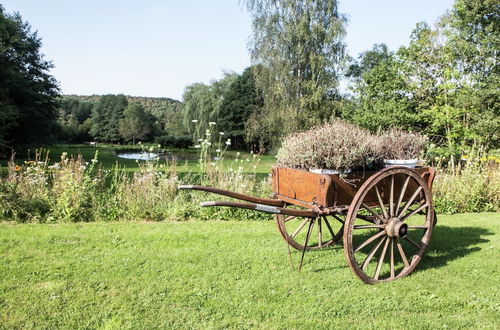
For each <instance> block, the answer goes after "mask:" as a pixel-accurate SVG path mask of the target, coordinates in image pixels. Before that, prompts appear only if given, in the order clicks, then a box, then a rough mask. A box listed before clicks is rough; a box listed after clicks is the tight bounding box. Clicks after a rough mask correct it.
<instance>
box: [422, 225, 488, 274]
mask: <svg viewBox="0 0 500 330" xmlns="http://www.w3.org/2000/svg"><path fill="white" fill-rule="evenodd" d="M493 234H494V233H493V232H492V231H490V230H488V229H485V228H478V227H449V226H440V225H439V224H438V225H437V226H436V228H434V230H433V232H432V237H431V242H430V244H429V247H428V248H427V251H426V255H424V257H423V259H422V261H421V262H420V264H419V265H418V267H417V268H416V269H415V271H422V270H425V269H429V268H439V267H443V266H446V265H447V264H448V263H449V262H450V261H453V260H455V259H460V258H463V257H465V256H466V255H468V254H471V253H473V252H478V251H480V250H481V248H480V247H479V246H477V244H480V243H486V242H489V241H490V240H489V239H486V238H485V236H491V235H493Z"/></svg>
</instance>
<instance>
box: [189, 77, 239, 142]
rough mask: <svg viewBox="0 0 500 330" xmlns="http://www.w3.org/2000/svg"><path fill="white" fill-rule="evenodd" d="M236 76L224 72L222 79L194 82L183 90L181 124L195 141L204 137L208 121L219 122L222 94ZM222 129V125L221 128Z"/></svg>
mask: <svg viewBox="0 0 500 330" xmlns="http://www.w3.org/2000/svg"><path fill="white" fill-rule="evenodd" d="M237 77H238V75H237V74H236V73H225V74H224V77H223V78H222V79H220V80H214V81H212V82H211V83H210V84H208V85H207V84H204V83H194V84H192V85H189V86H187V87H186V89H185V90H184V94H183V95H182V103H183V109H182V111H183V124H184V127H186V129H187V130H188V131H189V133H190V134H191V135H192V136H193V138H194V139H195V141H196V140H197V139H199V138H202V137H204V135H205V131H206V130H207V129H208V128H209V126H210V125H209V123H210V122H215V123H218V122H219V120H220V118H219V117H220V116H219V113H220V109H221V104H222V102H223V100H224V94H225V93H226V92H227V90H229V88H230V86H231V84H232V83H233V82H234V81H235V80H236V78H237ZM223 129H224V128H223V127H222V128H221V130H223Z"/></svg>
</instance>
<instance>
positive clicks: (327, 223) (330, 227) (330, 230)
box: [323, 217, 335, 239]
mask: <svg viewBox="0 0 500 330" xmlns="http://www.w3.org/2000/svg"><path fill="white" fill-rule="evenodd" d="M323 221H324V222H325V225H326V228H328V231H329V232H330V235H332V239H333V238H334V237H335V233H334V232H333V229H332V226H330V222H328V219H327V218H326V217H323Z"/></svg>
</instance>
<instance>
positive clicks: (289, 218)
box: [283, 215, 296, 222]
mask: <svg viewBox="0 0 500 330" xmlns="http://www.w3.org/2000/svg"><path fill="white" fill-rule="evenodd" d="M295 218H296V216H294V215H291V216H289V217H288V218H286V219H285V220H283V222H288V221H290V220H293V219H295Z"/></svg>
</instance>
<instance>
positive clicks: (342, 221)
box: [325, 214, 344, 224]
mask: <svg viewBox="0 0 500 330" xmlns="http://www.w3.org/2000/svg"><path fill="white" fill-rule="evenodd" d="M332 217H333V218H335V220H337V221H338V222H340V223H341V224H344V220H342V219H340V218H339V217H338V216H337V215H336V214H332ZM325 219H326V218H325Z"/></svg>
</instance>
